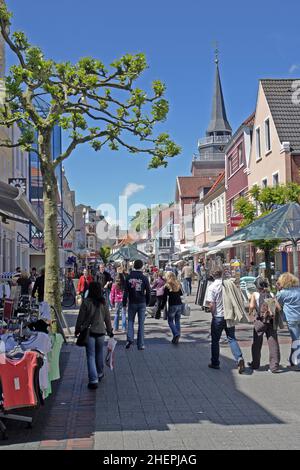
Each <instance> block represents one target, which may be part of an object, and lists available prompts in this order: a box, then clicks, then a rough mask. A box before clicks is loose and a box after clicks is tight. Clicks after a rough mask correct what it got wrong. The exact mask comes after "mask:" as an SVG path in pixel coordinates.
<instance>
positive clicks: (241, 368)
mask: <svg viewBox="0 0 300 470" xmlns="http://www.w3.org/2000/svg"><path fill="white" fill-rule="evenodd" d="M238 371H239V374H242V373H243V372H245V361H244V359H243V358H241V359H240V360H239V362H238Z"/></svg>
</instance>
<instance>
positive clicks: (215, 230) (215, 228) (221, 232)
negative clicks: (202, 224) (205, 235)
mask: <svg viewBox="0 0 300 470" xmlns="http://www.w3.org/2000/svg"><path fill="white" fill-rule="evenodd" d="M210 234H211V236H214V237H225V224H211V225H210Z"/></svg>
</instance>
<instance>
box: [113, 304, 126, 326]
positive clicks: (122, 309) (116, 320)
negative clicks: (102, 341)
mask: <svg viewBox="0 0 300 470" xmlns="http://www.w3.org/2000/svg"><path fill="white" fill-rule="evenodd" d="M121 312H122V329H123V330H126V307H123V302H117V303H116V312H115V318H114V330H118V329H119V319H120V313H121Z"/></svg>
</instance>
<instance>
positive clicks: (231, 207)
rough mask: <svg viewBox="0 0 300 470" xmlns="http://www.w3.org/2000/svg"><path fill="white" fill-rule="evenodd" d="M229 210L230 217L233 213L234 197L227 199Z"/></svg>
mask: <svg viewBox="0 0 300 470" xmlns="http://www.w3.org/2000/svg"><path fill="white" fill-rule="evenodd" d="M229 212H230V214H229V215H230V217H231V216H232V215H234V198H233V199H230V201H229Z"/></svg>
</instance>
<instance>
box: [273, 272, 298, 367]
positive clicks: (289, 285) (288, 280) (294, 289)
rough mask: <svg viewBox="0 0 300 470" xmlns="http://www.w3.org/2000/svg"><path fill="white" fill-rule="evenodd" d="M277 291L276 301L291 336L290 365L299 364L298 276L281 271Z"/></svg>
mask: <svg viewBox="0 0 300 470" xmlns="http://www.w3.org/2000/svg"><path fill="white" fill-rule="evenodd" d="M277 288H278V290H279V292H278V293H277V295H276V298H277V301H278V303H279V305H280V306H281V308H282V310H283V315H284V317H285V320H286V322H287V325H288V329H289V332H290V335H291V338H292V347H291V354H290V357H289V361H290V365H291V366H292V367H293V366H297V365H299V364H300V348H299V345H300V286H299V279H298V277H296V276H294V275H293V274H291V273H283V274H281V276H280V277H279V279H278V281H277Z"/></svg>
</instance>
